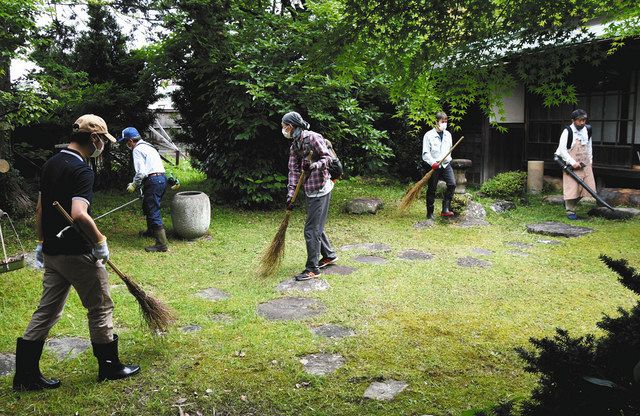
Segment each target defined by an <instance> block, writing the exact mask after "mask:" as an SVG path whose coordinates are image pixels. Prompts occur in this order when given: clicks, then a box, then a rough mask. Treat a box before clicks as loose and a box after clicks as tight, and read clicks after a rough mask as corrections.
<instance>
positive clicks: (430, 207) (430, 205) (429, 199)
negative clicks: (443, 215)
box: [427, 193, 436, 220]
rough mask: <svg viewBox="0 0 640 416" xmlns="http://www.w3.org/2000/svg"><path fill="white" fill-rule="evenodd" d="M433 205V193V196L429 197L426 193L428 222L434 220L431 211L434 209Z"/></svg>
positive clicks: (434, 201)
mask: <svg viewBox="0 0 640 416" xmlns="http://www.w3.org/2000/svg"><path fill="white" fill-rule="evenodd" d="M435 203H436V196H435V193H434V195H429V194H428V193H427V219H428V220H432V219H434V218H433V211H434V209H435Z"/></svg>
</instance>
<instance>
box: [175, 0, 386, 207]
mask: <svg viewBox="0 0 640 416" xmlns="http://www.w3.org/2000/svg"><path fill="white" fill-rule="evenodd" d="M175 5H176V8H177V10H178V13H176V14H172V15H171V16H168V17H167V26H168V27H169V28H170V29H171V31H172V33H173V34H172V36H171V37H170V38H169V39H168V40H167V42H166V49H165V50H166V63H167V66H168V67H169V68H170V70H171V73H172V77H173V78H174V79H176V80H177V83H178V84H179V85H180V87H181V88H180V90H179V91H177V92H176V93H175V94H174V97H173V98H174V101H175V103H176V105H177V107H178V108H179V110H180V113H181V115H182V123H183V128H184V131H185V135H184V137H183V140H185V141H188V142H189V143H190V144H191V145H192V155H193V156H195V157H196V158H197V159H198V161H199V164H200V167H201V168H202V169H203V170H204V171H205V172H206V173H207V175H208V176H209V177H210V178H212V179H214V181H216V182H217V184H218V185H217V188H218V190H219V192H220V193H221V195H223V196H224V197H225V198H228V200H232V201H236V202H237V203H239V204H241V205H245V206H261V205H268V204H271V203H274V202H275V201H276V200H278V201H281V200H282V198H283V196H284V185H285V183H286V176H285V175H286V173H287V159H288V148H289V145H290V143H289V142H288V141H287V140H285V139H284V138H283V137H282V135H281V133H280V119H281V117H282V115H283V114H284V113H286V112H288V111H291V110H295V111H298V112H300V113H301V114H302V115H303V116H304V117H305V118H306V119H307V120H308V121H309V122H310V123H311V124H312V126H311V129H312V130H314V131H317V132H319V133H320V134H322V135H323V136H325V137H326V138H327V139H329V140H331V142H332V143H333V144H334V147H335V149H336V150H337V153H338V155H339V156H340V159H341V161H342V162H343V164H344V165H345V169H346V172H347V173H348V174H360V173H366V172H372V171H381V170H382V169H383V168H384V166H385V161H386V159H388V158H389V157H391V156H392V153H391V150H390V148H389V147H388V146H387V144H385V140H386V137H387V134H386V132H385V131H383V130H380V129H378V128H377V127H376V126H375V121H376V120H377V119H378V118H379V116H380V111H379V108H378V103H380V102H384V101H385V98H384V97H385V96H384V88H383V85H382V84H381V80H380V79H375V78H371V77H369V76H368V75H369V74H370V71H369V70H368V69H363V68H351V71H350V72H349V74H344V73H343V74H335V73H334V71H333V70H332V67H333V66H334V62H333V61H334V60H335V57H331V56H327V55H326V50H335V48H336V46H335V42H336V41H337V37H338V34H339V32H338V31H337V30H338V29H337V27H336V19H338V18H339V17H340V12H339V10H340V8H339V7H338V8H337V9H336V8H335V7H333V6H338V5H339V3H338V2H318V3H308V4H307V6H308V9H305V10H300V9H295V8H285V9H284V10H283V11H280V12H278V11H274V10H271V9H269V8H268V7H266V4H265V2H260V1H253V2H246V1H245V2H240V1H227V2H218V1H214V2H194V1H176V2H175Z"/></svg>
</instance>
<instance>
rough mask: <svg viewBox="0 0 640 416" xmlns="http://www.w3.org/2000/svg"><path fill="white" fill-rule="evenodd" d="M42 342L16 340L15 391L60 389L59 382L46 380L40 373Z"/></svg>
mask: <svg viewBox="0 0 640 416" xmlns="http://www.w3.org/2000/svg"><path fill="white" fill-rule="evenodd" d="M43 347H44V340H42V341H27V340H26V339H23V338H18V341H17V342H16V374H15V376H13V389H14V390H15V391H34V390H42V389H55V388H58V387H60V380H56V379H53V378H52V379H47V378H45V377H44V376H43V375H42V373H41V372H40V356H41V355H42V348H43Z"/></svg>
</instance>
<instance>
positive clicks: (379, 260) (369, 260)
mask: <svg viewBox="0 0 640 416" xmlns="http://www.w3.org/2000/svg"><path fill="white" fill-rule="evenodd" d="M353 259H354V260H355V261H359V262H360V263H365V264H385V263H386V262H387V259H385V258H384V257H380V256H356V257H354V258H353Z"/></svg>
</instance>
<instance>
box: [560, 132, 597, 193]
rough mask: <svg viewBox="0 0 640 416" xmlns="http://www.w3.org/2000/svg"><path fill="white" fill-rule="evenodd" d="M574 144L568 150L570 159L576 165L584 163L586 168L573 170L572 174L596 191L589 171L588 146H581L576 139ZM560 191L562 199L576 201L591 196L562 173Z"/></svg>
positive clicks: (591, 172) (591, 171)
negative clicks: (562, 195) (561, 191)
mask: <svg viewBox="0 0 640 416" xmlns="http://www.w3.org/2000/svg"><path fill="white" fill-rule="evenodd" d="M574 140H575V143H574V145H573V146H572V147H571V149H570V150H569V154H570V155H571V157H572V158H573V159H574V160H575V161H576V162H578V163H584V164H585V165H586V166H585V167H584V168H581V169H576V170H574V173H575V174H576V175H577V176H578V177H579V178H580V179H582V180H583V181H584V183H586V184H587V185H588V186H589V188H591V189H593V190H594V191H595V190H596V182H595V178H594V177H593V170H592V169H591V161H590V160H589V144H582V143H581V142H580V140H578V139H577V138H575V139H574ZM562 190H563V194H564V199H565V200H568V199H577V198H582V197H585V196H591V194H590V193H589V192H587V190H586V189H584V188H583V187H582V185H580V184H579V183H578V182H577V181H576V180H575V179H573V178H572V177H571V176H569V174H568V173H566V172H563V173H562Z"/></svg>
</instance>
